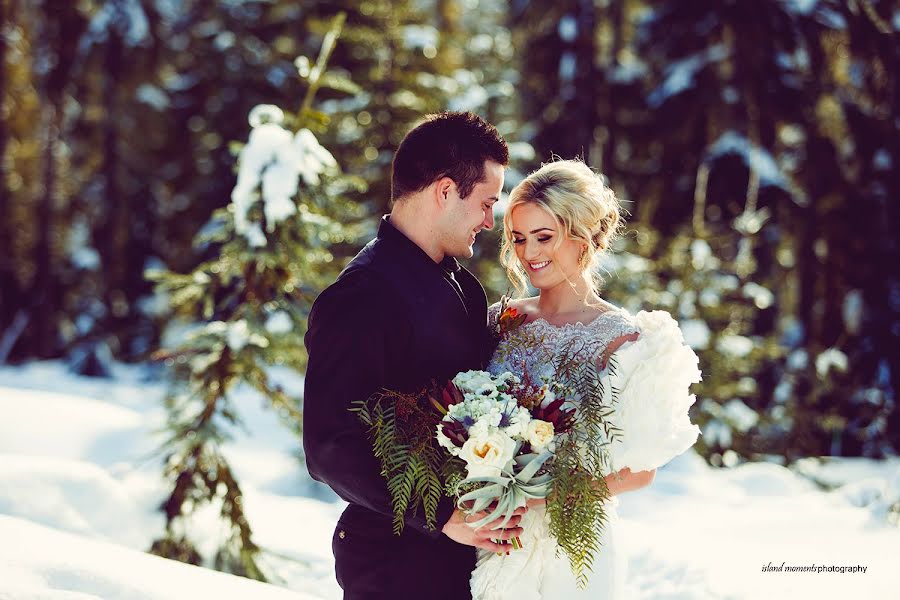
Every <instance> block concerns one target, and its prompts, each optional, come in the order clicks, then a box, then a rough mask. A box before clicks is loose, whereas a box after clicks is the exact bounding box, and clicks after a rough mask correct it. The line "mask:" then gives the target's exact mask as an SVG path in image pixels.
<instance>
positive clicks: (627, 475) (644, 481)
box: [604, 467, 656, 496]
mask: <svg viewBox="0 0 900 600" xmlns="http://www.w3.org/2000/svg"><path fill="white" fill-rule="evenodd" d="M654 477H656V469H653V470H652V471H638V472H637V473H632V472H631V469H629V468H628V467H625V468H624V469H622V470H621V471H619V472H618V473H612V474H610V475H607V476H606V477H605V478H604V479H606V486H607V487H608V488H609V495H610V496H618V495H619V494H624V493H625V492H633V491H634V490H639V489H641V488H645V487H647V486H648V485H650V484H651V483H653V478H654Z"/></svg>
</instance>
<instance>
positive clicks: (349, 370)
mask: <svg viewBox="0 0 900 600" xmlns="http://www.w3.org/2000/svg"><path fill="white" fill-rule="evenodd" d="M305 342H306V348H307V350H308V352H309V364H308V368H307V373H306V381H305V391H304V425H303V442H304V450H305V454H306V463H307V467H308V469H309V472H310V475H312V477H313V478H314V479H316V480H318V481H322V482H325V483H327V484H328V485H329V486H330V487H331V488H332V489H333V490H334V491H335V492H337V494H338V495H339V496H341V497H342V498H343V499H344V500H346V501H347V502H348V503H349V506H348V507H347V509H346V510H345V511H344V514H343V515H342V516H341V519H340V521H339V522H338V527H337V529H336V531H335V537H334V540H333V549H334V553H335V568H336V571H337V578H338V582H339V583H340V584H341V586H342V587H343V588H344V592H345V598H381V597H384V598H388V597H392V598H414V597H428V598H468V597H469V586H468V580H469V574H470V573H471V571H472V569H473V568H474V561H475V550H474V548H472V547H470V546H463V545H460V544H457V543H455V542H453V541H452V540H450V539H449V538H447V537H446V536H444V535H443V534H442V533H441V528H442V527H443V525H444V524H445V523H446V521H447V520H448V519H449V518H450V515H451V513H452V512H453V509H454V506H453V503H452V501H451V500H450V499H449V498H442V499H441V501H440V503H439V505H438V510H437V528H436V530H429V529H428V528H427V526H426V523H425V517H424V514H423V510H422V509H421V508H420V509H419V510H418V511H417V513H416V514H414V515H412V516H408V517H407V518H406V520H405V528H404V531H403V533H402V535H400V536H395V535H393V533H392V530H391V523H392V518H393V512H392V508H391V499H390V494H389V493H388V490H387V484H386V482H385V480H384V477H383V476H382V475H381V466H380V463H379V461H378V459H376V458H375V457H374V455H373V454H372V448H371V444H370V442H369V441H368V439H367V438H366V435H365V429H364V427H363V425H362V424H361V423H360V422H359V420H358V418H357V416H356V414H355V413H351V412H350V410H349V409H350V407H351V403H352V402H353V401H355V400H365V399H367V398H369V397H370V396H371V395H372V394H373V393H375V392H377V391H378V390H380V389H382V388H387V389H393V390H398V391H415V390H418V389H421V388H422V387H424V386H426V385H427V384H428V383H429V382H430V381H431V380H439V381H443V380H446V379H450V378H452V377H453V376H454V375H456V374H457V373H459V372H461V371H466V370H470V369H481V368H483V367H484V366H485V364H486V362H487V359H488V358H489V356H490V355H489V353H490V351H491V350H492V347H491V343H490V336H489V335H488V332H487V299H486V297H485V294H484V289H483V288H482V287H481V285H480V284H479V283H478V281H477V280H476V279H475V277H474V276H473V275H472V274H471V273H469V272H468V271H467V270H466V269H464V268H462V267H460V266H459V264H458V263H457V262H456V260H455V259H453V258H447V259H445V260H444V261H442V262H441V263H435V262H434V261H433V260H432V259H431V258H430V257H429V256H428V255H427V254H426V253H425V252H424V251H423V250H422V249H421V248H420V247H419V246H417V245H416V244H415V243H414V242H412V241H411V240H410V239H409V238H407V237H406V236H404V235H403V234H402V233H401V232H400V231H398V230H397V229H396V228H394V227H393V226H392V225H391V224H390V220H389V217H385V218H384V219H383V220H382V222H381V225H380V227H379V229H378V235H377V237H376V238H375V239H374V240H372V241H371V242H369V244H368V245H367V246H366V247H365V248H363V250H362V251H361V252H360V253H359V254H358V255H357V256H356V257H355V258H354V259H353V260H352V261H351V262H350V264H349V265H348V266H347V268H346V269H344V271H343V272H342V273H341V275H340V277H338V279H337V281H336V282H335V283H334V284H332V285H331V286H330V287H328V288H327V289H326V290H325V291H324V292H322V294H320V296H319V297H318V298H317V299H316V302H315V303H314V305H313V308H312V311H311V312H310V316H309V328H308V332H307V334H306V339H305Z"/></svg>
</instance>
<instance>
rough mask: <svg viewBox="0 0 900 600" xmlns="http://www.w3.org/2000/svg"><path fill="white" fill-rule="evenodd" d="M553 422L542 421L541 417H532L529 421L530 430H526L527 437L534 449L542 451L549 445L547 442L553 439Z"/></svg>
mask: <svg viewBox="0 0 900 600" xmlns="http://www.w3.org/2000/svg"><path fill="white" fill-rule="evenodd" d="M555 433H556V432H555V431H554V430H553V423H548V422H547V421H541V420H540V419H532V420H531V421H530V422H529V423H528V430H527V431H526V432H525V438H526V439H527V440H528V443H529V444H531V447H532V449H534V450H535V451H537V452H540V451H541V450H543V449H544V448H546V447H547V444H549V443H550V442H552V441H553V435H554V434H555Z"/></svg>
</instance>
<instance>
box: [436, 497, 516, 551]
mask: <svg viewBox="0 0 900 600" xmlns="http://www.w3.org/2000/svg"><path fill="white" fill-rule="evenodd" d="M527 511H528V509H527V508H526V507H524V506H523V507H522V508H518V509H516V511H515V512H514V513H513V516H512V517H510V519H509V521H507V523H506V525H505V526H503V529H500V527H501V526H502V525H503V518H502V517H501V518H499V519H495V520H494V521H491V522H490V523H488V524H487V525H483V526H482V527H479V528H478V529H472V526H471V525H469V523H475V522H476V521H478V520H480V519H483V518H485V517H486V516H488V515H489V514H490V513H489V512H478V513H474V514H471V515H469V514H466V513H464V512H463V511H461V510H459V509H456V510H454V511H453V514H452V515H451V516H450V520H449V521H447V523H446V524H445V525H444V528H443V529H442V530H441V531H442V532H443V534H444V535H446V536H447V537H448V538H450V539H451V540H453V541H454V542H456V543H458V544H465V545H466V546H475V547H476V548H483V549H485V550H490V551H491V552H506V551H507V550H508V549H509V547H508V546H504V545H503V544H498V543H497V542H495V541H494V540H503V541H506V540H509V539H512V538H514V537H518V536H520V535H522V532H523V531H524V530H523V529H522V528H521V527H519V521H521V520H522V515H524V514H525V513H526V512H527Z"/></svg>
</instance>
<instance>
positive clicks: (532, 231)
mask: <svg viewBox="0 0 900 600" xmlns="http://www.w3.org/2000/svg"><path fill="white" fill-rule="evenodd" d="M539 231H549V232H550V233H555V231H554V230H553V229H550V228H549V227H541V228H540V229H532V230H531V233H538V232H539ZM512 232H513V233H514V234H516V235H522V234H521V233H519V232H518V231H516V230H515V229H513V230H512Z"/></svg>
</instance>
